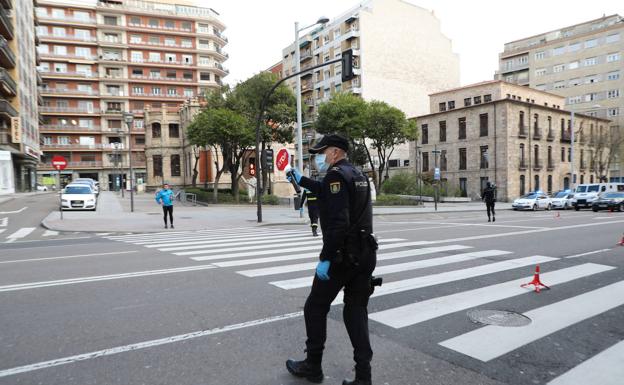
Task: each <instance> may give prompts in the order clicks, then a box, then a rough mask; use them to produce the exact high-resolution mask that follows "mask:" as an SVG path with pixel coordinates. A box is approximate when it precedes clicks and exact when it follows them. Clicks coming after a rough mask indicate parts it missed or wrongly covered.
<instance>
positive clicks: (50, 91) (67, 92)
mask: <svg viewBox="0 0 624 385" xmlns="http://www.w3.org/2000/svg"><path fill="white" fill-rule="evenodd" d="M39 92H41V93H42V94H44V95H47V94H63V95H86V96H98V95H99V94H100V92H99V91H98V90H77V89H69V88H39Z"/></svg>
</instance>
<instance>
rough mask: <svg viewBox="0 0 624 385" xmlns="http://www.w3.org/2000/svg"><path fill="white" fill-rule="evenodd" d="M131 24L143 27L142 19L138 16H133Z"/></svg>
mask: <svg viewBox="0 0 624 385" xmlns="http://www.w3.org/2000/svg"><path fill="white" fill-rule="evenodd" d="M130 24H134V25H141V18H140V17H138V16H132V17H131V18H130Z"/></svg>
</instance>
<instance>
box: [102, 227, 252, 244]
mask: <svg viewBox="0 0 624 385" xmlns="http://www.w3.org/2000/svg"><path fill="white" fill-rule="evenodd" d="M243 230H246V231H243ZM252 230H254V229H253V228H249V227H244V228H233V229H229V228H228V229H217V230H197V231H191V230H182V231H165V232H157V233H140V234H128V235H113V236H109V237H106V238H107V239H112V240H115V241H136V240H141V239H145V240H150V239H155V238H164V239H167V238H171V237H184V236H199V235H219V234H228V233H230V232H232V231H236V233H237V234H241V233H243V234H244V233H253V231H252ZM255 231H257V230H255Z"/></svg>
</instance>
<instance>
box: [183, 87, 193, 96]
mask: <svg viewBox="0 0 624 385" xmlns="http://www.w3.org/2000/svg"><path fill="white" fill-rule="evenodd" d="M193 96H194V93H193V89H192V88H185V89H184V97H186V98H192V97H193Z"/></svg>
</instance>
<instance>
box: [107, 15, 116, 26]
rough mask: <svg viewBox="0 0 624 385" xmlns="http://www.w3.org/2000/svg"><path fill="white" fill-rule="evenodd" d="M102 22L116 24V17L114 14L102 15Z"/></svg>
mask: <svg viewBox="0 0 624 385" xmlns="http://www.w3.org/2000/svg"><path fill="white" fill-rule="evenodd" d="M104 24H106V25H117V17H115V16H104Z"/></svg>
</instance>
